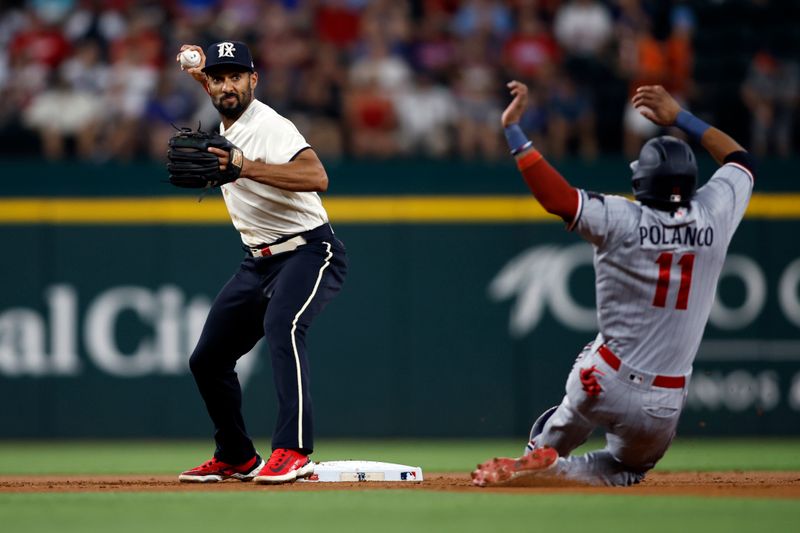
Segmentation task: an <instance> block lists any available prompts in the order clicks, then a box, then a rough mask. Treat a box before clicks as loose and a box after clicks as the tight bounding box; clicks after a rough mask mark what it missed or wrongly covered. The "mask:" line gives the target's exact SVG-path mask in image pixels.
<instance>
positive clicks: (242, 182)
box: [220, 100, 328, 247]
mask: <svg viewBox="0 0 800 533" xmlns="http://www.w3.org/2000/svg"><path fill="white" fill-rule="evenodd" d="M220 133H221V134H222V135H224V136H225V138H227V139H228V140H229V141H231V142H232V143H233V144H235V145H236V146H237V147H239V148H240V149H241V150H242V152H243V154H244V156H245V157H246V158H248V159H251V160H254V161H261V162H264V163H268V164H274V165H281V164H284V163H288V162H289V161H291V160H292V159H293V158H294V157H295V156H296V155H297V154H298V153H300V152H301V151H303V150H305V149H306V148H310V145H309V144H308V143H307V142H306V140H305V138H303V136H302V135H301V134H300V132H299V131H297V128H296V127H295V125H294V124H292V123H291V122H290V121H289V120H287V119H286V118H284V117H282V116H281V115H279V114H278V113H277V112H276V111H275V110H274V109H272V108H271V107H269V106H268V105H266V104H264V103H262V102H259V101H258V100H253V101H252V102H251V103H250V105H249V106H248V107H247V109H245V111H244V113H242V116H240V117H239V118H238V119H237V120H236V122H234V123H233V124H231V126H230V127H229V128H228V129H227V130H226V129H225V127H224V126H223V125H222V124H220ZM222 196H223V198H224V199H225V205H226V206H227V207H228V213H229V214H230V216H231V220H232V221H233V225H234V227H235V228H236V229H237V230H238V231H239V233H240V234H241V236H242V242H243V243H244V244H245V246H248V247H254V246H257V245H259V244H270V243H272V242H275V241H276V240H278V239H280V238H281V237H285V236H287V235H294V234H297V233H302V232H304V231H308V230H310V229H313V228H316V227H317V226H320V225H322V224H324V223H326V222H327V221H328V214H327V213H326V212H325V208H324V207H322V200H320V197H319V195H318V194H317V193H315V192H292V191H287V190H284V189H278V188H277V187H272V186H270V185H265V184H263V183H258V182H256V181H254V180H250V179H238V180H236V181H235V182H232V183H226V184H225V185H223V186H222Z"/></svg>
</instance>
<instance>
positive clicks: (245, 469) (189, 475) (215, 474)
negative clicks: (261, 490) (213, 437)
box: [178, 454, 265, 483]
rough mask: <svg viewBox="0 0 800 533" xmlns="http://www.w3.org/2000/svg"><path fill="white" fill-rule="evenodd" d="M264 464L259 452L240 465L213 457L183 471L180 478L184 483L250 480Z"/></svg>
mask: <svg viewBox="0 0 800 533" xmlns="http://www.w3.org/2000/svg"><path fill="white" fill-rule="evenodd" d="M264 464H265V463H264V460H263V459H262V458H261V456H260V455H258V454H256V456H255V457H253V458H252V459H250V460H249V461H247V462H246V463H242V464H240V465H229V464H228V463H223V462H222V461H220V460H218V459H217V458H216V457H212V458H211V460H210V461H206V462H205V463H203V464H201V465H200V466H196V467H194V468H192V469H191V470H187V471H186V472H183V473H182V474H181V475H179V476H178V479H179V480H180V481H183V482H184V483H216V482H217V481H222V480H223V479H238V480H239V481H250V480H251V479H253V478H254V477H256V474H258V471H259V470H261V468H262V467H263V466H264Z"/></svg>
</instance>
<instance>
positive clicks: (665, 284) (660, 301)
mask: <svg viewBox="0 0 800 533" xmlns="http://www.w3.org/2000/svg"><path fill="white" fill-rule="evenodd" d="M656 263H658V281H657V282H656V295H655V297H653V305H654V306H655V307H666V305H667V292H668V291H669V278H670V271H671V270H672V253H671V252H663V253H662V254H661V255H659V256H658V259H656ZM678 265H679V266H680V267H681V285H680V287H678V299H677V300H676V302H675V309H680V310H684V309H686V306H687V305H688V304H689V289H690V288H691V286H692V269H693V268H694V254H692V253H689V254H683V255H682V256H680V259H678Z"/></svg>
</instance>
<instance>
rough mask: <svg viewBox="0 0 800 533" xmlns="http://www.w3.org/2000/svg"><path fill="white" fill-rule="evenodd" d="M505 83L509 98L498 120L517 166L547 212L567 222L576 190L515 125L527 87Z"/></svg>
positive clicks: (573, 213)
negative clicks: (509, 93) (508, 102)
mask: <svg viewBox="0 0 800 533" xmlns="http://www.w3.org/2000/svg"><path fill="white" fill-rule="evenodd" d="M507 87H508V89H509V91H510V92H511V96H513V99H512V100H511V103H510V104H508V107H506V109H505V111H503V115H502V118H501V122H502V124H503V129H504V132H505V135H506V140H507V141H508V146H509V148H511V155H513V156H514V158H515V159H516V161H517V168H519V170H520V172H521V173H522V177H523V178H524V179H525V183H527V184H528V188H529V189H530V190H531V192H532V193H533V195H534V196H535V197H536V199H537V200H538V201H539V203H540V204H542V207H544V208H545V210H547V212H548V213H552V214H554V215H558V216H560V217H561V218H562V219H564V221H565V222H567V223H569V222H572V221H573V220H574V219H575V216H576V215H577V213H578V204H579V199H578V195H579V194H580V193H579V192H578V190H577V189H575V188H574V187H572V186H571V185H570V184H569V183H567V180H565V179H564V177H563V176H562V175H561V174H560V173H559V172H558V171H557V170H556V169H554V168H553V167H552V166H550V163H548V162H547V161H546V160H545V159H544V158H543V157H542V154H540V153H539V152H538V151H537V150H536V148H534V146H533V143H532V142H531V141H529V140H528V138H527V137H526V136H525V133H524V132H523V131H522V128H520V126H519V121H520V119H521V118H522V115H523V113H525V108H526V107H527V105H528V87H527V86H526V85H525V84H524V83H521V82H519V81H511V82H509V83H508V84H507Z"/></svg>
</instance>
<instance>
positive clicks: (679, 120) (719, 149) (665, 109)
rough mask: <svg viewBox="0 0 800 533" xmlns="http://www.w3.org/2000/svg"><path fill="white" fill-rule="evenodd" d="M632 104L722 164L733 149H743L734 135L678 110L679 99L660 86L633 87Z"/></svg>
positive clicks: (736, 150)
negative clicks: (691, 139) (679, 131)
mask: <svg viewBox="0 0 800 533" xmlns="http://www.w3.org/2000/svg"><path fill="white" fill-rule="evenodd" d="M631 101H632V103H633V106H634V107H635V108H636V109H638V110H639V113H641V114H642V116H644V117H645V118H647V119H649V120H651V121H652V122H654V123H656V124H658V125H659V126H677V127H679V128H681V129H682V130H684V131H685V132H686V133H688V134H689V135H691V136H693V137H694V138H695V139H696V140H699V141H700V144H702V145H703V148H705V149H706V150H708V153H709V154H711V157H713V158H714V160H715V161H716V162H717V163H719V164H722V163H723V161H724V160H725V158H726V157H727V156H728V155H730V154H732V153H733V152H739V151H744V148H742V147H741V145H739V143H737V142H736V141H735V140H733V138H731V137H730V136H729V135H728V134H727V133H724V132H723V131H721V130H719V129H717V128H714V127H710V126H709V125H708V124H706V123H705V122H703V121H701V120H700V119H698V118H697V117H694V116H693V115H691V114H690V113H689V112H688V111H685V110H683V109H681V106H680V105H679V104H678V102H677V101H676V100H675V99H674V98H673V97H672V95H670V94H669V93H668V92H667V90H666V89H664V87H662V86H661V85H645V86H642V87H639V88H638V89H636V94H634V96H633V98H632V100H631Z"/></svg>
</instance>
